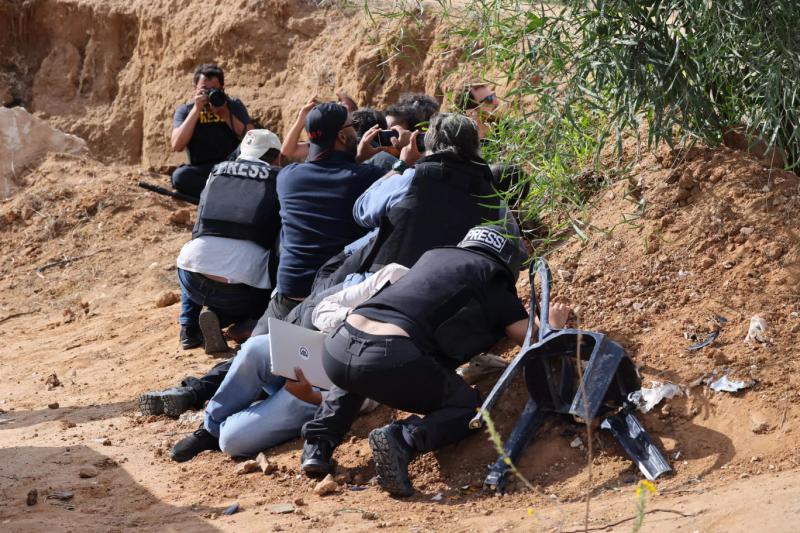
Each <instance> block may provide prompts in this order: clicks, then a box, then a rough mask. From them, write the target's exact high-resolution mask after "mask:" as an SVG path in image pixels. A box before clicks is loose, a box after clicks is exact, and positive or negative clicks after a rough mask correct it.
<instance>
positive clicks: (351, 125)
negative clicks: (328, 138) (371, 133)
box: [339, 122, 356, 131]
mask: <svg viewBox="0 0 800 533" xmlns="http://www.w3.org/2000/svg"><path fill="white" fill-rule="evenodd" d="M346 128H353V129H355V128H356V123H355V122H350V123H349V124H345V125H344V126H342V127H341V128H339V131H342V130H343V129H346Z"/></svg>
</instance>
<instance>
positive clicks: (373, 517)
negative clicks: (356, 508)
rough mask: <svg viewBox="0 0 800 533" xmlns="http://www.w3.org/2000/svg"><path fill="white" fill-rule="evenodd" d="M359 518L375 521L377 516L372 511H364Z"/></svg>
mask: <svg viewBox="0 0 800 533" xmlns="http://www.w3.org/2000/svg"><path fill="white" fill-rule="evenodd" d="M361 518H363V519H364V520H377V519H378V514H377V513H373V512H372V511H364V512H363V513H361Z"/></svg>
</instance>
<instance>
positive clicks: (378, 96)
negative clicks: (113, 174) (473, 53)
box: [0, 0, 457, 167]
mask: <svg viewBox="0 0 800 533" xmlns="http://www.w3.org/2000/svg"><path fill="white" fill-rule="evenodd" d="M0 15H3V16H0V30H4V31H2V32H0V52H2V53H1V54H0V58H1V59H0V67H3V69H5V70H7V72H8V73H9V74H7V75H6V78H8V80H7V81H9V82H10V84H11V88H12V89H13V92H14V93H15V94H16V95H18V96H19V97H20V98H21V100H22V102H23V103H24V104H25V105H26V106H28V107H29V109H31V110H32V111H34V112H36V113H38V114H40V115H41V116H43V117H47V118H48V120H49V121H50V122H51V123H52V124H53V125H54V126H56V127H58V128H59V129H61V130H63V131H67V132H70V133H74V134H77V135H79V136H80V137H82V138H84V139H86V140H87V141H88V142H89V145H90V147H91V149H92V153H93V155H94V156H95V157H97V158H100V159H102V160H103V161H114V162H126V163H139V162H141V163H142V164H143V165H145V166H153V167H159V166H161V165H162V164H166V163H178V162H183V161H184V156H183V155H182V154H173V153H170V152H169V146H168V138H169V131H170V128H171V122H172V114H173V113H174V111H175V108H176V107H177V106H178V104H180V103H182V102H184V101H188V100H189V99H190V95H191V74H192V72H193V70H194V68H195V66H197V65H198V64H200V63H203V62H211V61H215V62H219V64H220V65H221V66H222V67H223V68H224V69H225V72H226V76H225V77H226V90H227V92H228V93H229V94H230V95H232V96H234V97H238V98H241V99H242V100H243V101H244V102H245V104H246V105H247V107H248V109H249V111H250V113H251V115H252V116H253V118H254V119H255V120H257V121H258V122H259V123H261V124H262V125H263V126H264V127H268V128H270V129H273V130H275V131H278V132H285V131H286V130H287V129H288V126H289V125H290V124H291V122H292V121H293V120H294V117H295V116H296V114H297V111H298V110H299V109H300V107H301V106H302V105H303V104H304V103H305V102H306V101H307V100H308V99H309V98H310V97H312V96H315V95H316V96H317V97H319V98H322V99H326V98H333V97H334V93H335V91H336V90H342V89H344V90H345V91H347V92H348V93H349V94H350V95H352V96H353V97H354V98H355V99H356V101H358V102H360V103H361V104H363V105H374V106H382V105H385V104H387V103H389V102H391V101H393V100H394V99H396V97H397V96H398V95H399V94H400V93H401V92H405V91H426V92H428V93H430V94H437V95H441V94H442V87H441V86H440V84H441V83H443V82H444V81H445V74H446V73H447V72H448V71H449V70H450V69H451V68H452V67H454V66H455V64H456V58H457V54H455V53H452V52H451V53H428V52H429V51H433V50H439V49H441V50H446V49H447V48H448V45H447V43H446V42H445V40H444V39H445V38H446V34H445V33H444V32H438V31H437V28H438V26H437V20H436V19H435V18H433V17H426V18H424V19H414V18H398V19H393V20H381V21H380V23H376V22H375V21H374V20H371V19H370V18H369V17H367V16H365V14H364V13H363V12H362V11H360V10H359V9H354V8H352V7H349V8H343V7H341V6H338V5H337V6H333V7H318V6H317V4H316V3H314V2H309V1H302V0H252V1H248V2H239V3H238V4H231V3H227V4H225V5H224V6H222V5H220V6H215V5H210V4H208V2H201V1H199V0H192V1H189V2H184V3H182V4H181V5H180V7H176V6H174V5H173V4H170V3H157V2H152V0H133V1H130V2H106V1H99V0H70V1H57V0H33V1H26V2H21V1H20V2H11V3H6V4H4V5H3V6H2V7H0ZM409 16H411V14H409ZM87 28H91V29H90V30H89V31H87ZM2 81H3V80H2V79H0V82H2Z"/></svg>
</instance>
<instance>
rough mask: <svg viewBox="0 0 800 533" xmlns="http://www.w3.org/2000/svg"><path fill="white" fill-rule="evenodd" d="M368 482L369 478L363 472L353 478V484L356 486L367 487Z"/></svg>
mask: <svg viewBox="0 0 800 533" xmlns="http://www.w3.org/2000/svg"><path fill="white" fill-rule="evenodd" d="M368 482H369V476H368V475H367V474H364V473H363V472H361V473H358V474H356V475H355V476H354V477H353V484H355V485H366V484H367V483H368Z"/></svg>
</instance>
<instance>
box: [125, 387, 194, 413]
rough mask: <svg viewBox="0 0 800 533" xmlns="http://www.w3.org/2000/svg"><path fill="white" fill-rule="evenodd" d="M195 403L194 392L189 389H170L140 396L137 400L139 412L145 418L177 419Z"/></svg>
mask: <svg viewBox="0 0 800 533" xmlns="http://www.w3.org/2000/svg"><path fill="white" fill-rule="evenodd" d="M195 401H196V396H195V394H194V391H193V390H192V389H190V388H189V387H172V388H170V389H166V390H162V391H153V392H147V393H145V394H142V395H141V396H139V398H138V399H137V403H138V404H139V410H140V411H141V412H142V414H143V415H145V416H155V415H162V414H163V415H167V416H170V417H172V418H178V417H179V416H180V415H181V413H183V412H184V411H188V410H189V409H191V408H192V407H193V406H194V404H195Z"/></svg>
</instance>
